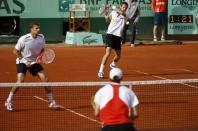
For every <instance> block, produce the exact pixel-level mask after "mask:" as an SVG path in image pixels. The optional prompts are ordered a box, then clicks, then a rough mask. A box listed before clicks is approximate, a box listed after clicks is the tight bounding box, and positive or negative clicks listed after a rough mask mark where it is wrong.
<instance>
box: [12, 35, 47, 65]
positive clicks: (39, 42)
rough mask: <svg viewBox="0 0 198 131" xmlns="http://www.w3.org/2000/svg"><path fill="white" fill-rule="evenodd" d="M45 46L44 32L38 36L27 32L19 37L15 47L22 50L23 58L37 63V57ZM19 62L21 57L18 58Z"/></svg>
mask: <svg viewBox="0 0 198 131" xmlns="http://www.w3.org/2000/svg"><path fill="white" fill-rule="evenodd" d="M44 47H45V38H44V36H43V34H38V35H37V37H36V38H33V37H32V35H31V34H30V33H29V34H26V35H23V36H21V37H20V38H19V40H18V42H17V44H16V46H15V48H16V50H18V51H20V52H21V55H22V57H23V58H22V59H24V60H26V61H28V62H30V63H31V64H34V63H36V58H37V57H38V56H39V54H40V53H41V50H42V49H43V48H44ZM18 63H19V59H18V58H17V59H16V64H18Z"/></svg>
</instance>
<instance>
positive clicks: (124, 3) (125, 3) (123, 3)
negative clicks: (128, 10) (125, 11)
mask: <svg viewBox="0 0 198 131" xmlns="http://www.w3.org/2000/svg"><path fill="white" fill-rule="evenodd" d="M122 5H126V6H127V7H128V6H129V5H128V3H127V2H122V3H121V6H122Z"/></svg>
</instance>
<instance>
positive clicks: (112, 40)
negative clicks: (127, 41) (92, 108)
mask: <svg viewBox="0 0 198 131" xmlns="http://www.w3.org/2000/svg"><path fill="white" fill-rule="evenodd" d="M127 8H128V4H127V3H126V2H122V3H121V5H120V8H119V10H118V11H117V10H113V11H112V12H111V14H110V15H109V16H105V18H106V19H107V21H108V20H109V21H110V24H109V27H108V29H107V36H106V53H105V55H104V56H103V58H102V61H101V64H100V69H99V71H98V78H100V79H102V78H104V68H105V64H106V63H107V60H108V58H109V56H110V54H111V51H112V49H113V50H114V52H115V56H114V58H113V61H112V63H111V64H110V67H111V68H115V67H116V63H117V62H118V61H119V59H120V56H121V41H122V33H123V29H124V25H125V22H126V14H125V12H126V10H127Z"/></svg>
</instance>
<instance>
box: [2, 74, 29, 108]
mask: <svg viewBox="0 0 198 131" xmlns="http://www.w3.org/2000/svg"><path fill="white" fill-rule="evenodd" d="M24 79H25V74H23V73H18V74H17V82H16V83H22V82H24ZM18 89H19V87H12V89H11V91H10V93H9V95H8V98H7V100H6V102H5V106H6V108H7V110H8V111H13V110H14V108H13V106H12V100H13V97H14V95H15V94H16V92H17V91H18Z"/></svg>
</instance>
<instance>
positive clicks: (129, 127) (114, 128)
mask: <svg viewBox="0 0 198 131" xmlns="http://www.w3.org/2000/svg"><path fill="white" fill-rule="evenodd" d="M101 131H136V129H135V127H134V126H133V124H132V123H124V124H117V125H108V126H104V127H103V128H102V129H101Z"/></svg>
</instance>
